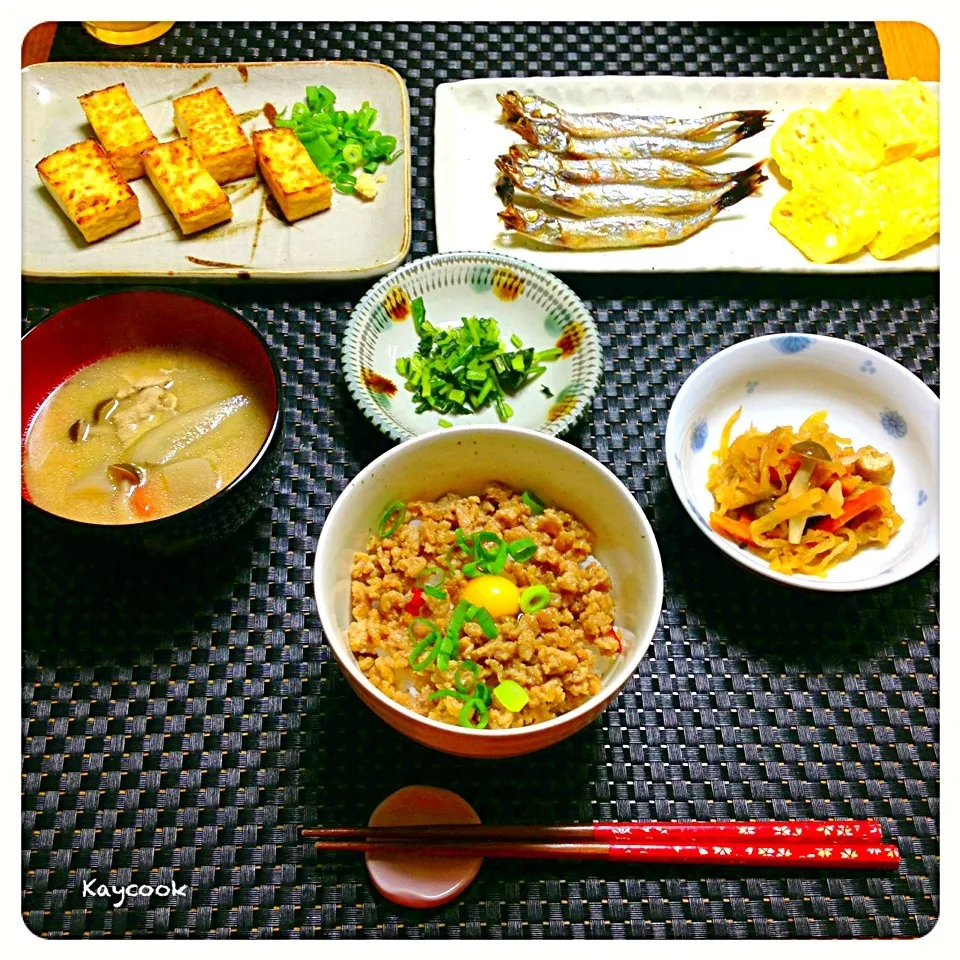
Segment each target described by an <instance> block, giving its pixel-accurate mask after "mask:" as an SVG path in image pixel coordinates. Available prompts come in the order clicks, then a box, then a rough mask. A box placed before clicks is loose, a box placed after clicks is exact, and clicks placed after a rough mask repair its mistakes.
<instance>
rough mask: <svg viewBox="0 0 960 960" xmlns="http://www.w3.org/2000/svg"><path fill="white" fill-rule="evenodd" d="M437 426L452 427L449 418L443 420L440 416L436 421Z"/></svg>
mask: <svg viewBox="0 0 960 960" xmlns="http://www.w3.org/2000/svg"><path fill="white" fill-rule="evenodd" d="M437 426H438V427H452V426H453V424H452V423H451V422H450V421H449V420H444V419H443V417H441V418H440V419H439V420H438V421H437Z"/></svg>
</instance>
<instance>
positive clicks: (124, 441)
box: [23, 348, 271, 524]
mask: <svg viewBox="0 0 960 960" xmlns="http://www.w3.org/2000/svg"><path fill="white" fill-rule="evenodd" d="M270 419H271V418H270V414H269V406H268V405H267V404H266V403H265V402H264V400H263V398H261V397H260V396H259V395H258V393H257V391H256V390H255V389H254V388H253V387H252V385H251V384H249V383H248V382H247V381H246V378H245V377H244V375H243V374H242V373H240V372H238V371H237V370H235V369H234V368H232V367H230V366H227V365H226V364H224V363H222V362H221V361H219V360H216V359H214V358H213V357H209V356H206V355H205V354H202V353H199V352H198V351H193V350H187V349H161V348H149V349H142V350H136V351H130V352H125V353H119V354H115V355H114V356H111V357H105V358H104V359H102V360H98V361H97V362H96V363H93V364H91V365H90V366H88V367H85V368H84V369H82V370H80V371H79V372H77V373H75V374H74V375H73V376H72V377H70V379H69V380H67V381H66V382H65V383H64V384H62V385H61V386H60V387H59V388H58V389H57V390H56V391H55V392H54V393H53V395H52V396H51V397H50V399H49V400H48V401H47V402H46V403H45V404H44V406H43V407H42V408H41V410H40V412H39V413H38V414H37V416H36V417H35V418H34V420H33V422H32V424H31V425H30V429H29V430H28V432H27V437H26V442H25V444H24V457H23V475H24V482H25V483H26V487H27V491H28V492H29V494H30V498H31V499H32V500H33V502H34V503H35V504H37V506H39V507H42V508H43V509H44V510H48V511H50V512H51V513H56V514H59V515H60V516H64V517H68V518H70V519H73V520H80V521H83V522H86V523H99V524H123V523H138V522H141V521H145V520H154V519H157V518H159V517H164V516H168V515H169V514H173V513H179V512H180V511H181V510H185V509H187V508H188V507H191V506H194V505H195V504H197V503H200V502H201V501H203V500H206V499H208V498H209V497H211V496H213V495H214V494H215V493H216V492H217V491H218V490H220V489H221V488H222V487H223V486H224V485H226V484H228V483H230V482H231V481H232V480H233V479H235V478H236V477H237V476H238V475H239V474H240V473H241V472H242V471H243V469H244V468H245V467H246V466H247V465H248V464H249V463H250V462H251V461H252V460H253V459H254V457H255V456H256V455H257V452H258V451H259V450H260V447H261V446H262V445H263V442H264V440H265V439H266V436H267V432H268V430H269V428H270Z"/></svg>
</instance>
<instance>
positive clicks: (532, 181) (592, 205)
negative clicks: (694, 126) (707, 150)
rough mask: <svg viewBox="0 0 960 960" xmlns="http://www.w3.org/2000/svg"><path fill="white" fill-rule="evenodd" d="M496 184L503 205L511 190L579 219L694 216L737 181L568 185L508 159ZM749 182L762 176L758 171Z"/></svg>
mask: <svg viewBox="0 0 960 960" xmlns="http://www.w3.org/2000/svg"><path fill="white" fill-rule="evenodd" d="M497 167H498V168H499V170H500V181H499V183H498V185H497V193H498V194H499V195H500V198H501V200H503V202H504V203H512V202H513V191H514V189H516V190H520V191H522V192H523V193H525V194H528V195H529V196H531V197H533V198H534V199H535V200H538V201H540V202H541V203H547V204H550V205H551V206H554V207H558V208H559V209H561V210H565V211H566V212H568V213H573V214H576V215H577V216H580V217H595V216H607V215H610V214H618V213H619V214H647V213H666V214H671V215H677V214H686V213H694V212H695V211H697V210H704V209H706V208H707V207H712V206H713V205H714V204H715V203H717V202H718V201H719V200H720V198H721V197H722V196H723V195H724V194H726V193H729V191H730V190H732V189H733V188H734V187H735V186H736V185H737V181H735V180H731V181H730V182H729V183H726V184H724V185H723V186H720V187H673V186H651V185H649V184H643V183H593V184H581V183H568V182H567V181H566V180H561V179H560V178H558V177H557V176H556V175H555V174H553V173H551V172H550V171H549V170H542V169H540V168H539V167H533V166H530V165H528V164H521V163H517V162H516V161H514V160H511V159H510V158H509V157H508V158H507V159H506V160H504V159H503V158H500V159H499V160H497ZM752 176H753V178H754V179H756V178H759V177H761V176H762V174H761V173H760V171H759V170H757V171H756V172H755V173H754V174H753V175H752Z"/></svg>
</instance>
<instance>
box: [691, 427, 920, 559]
mask: <svg viewBox="0 0 960 960" xmlns="http://www.w3.org/2000/svg"><path fill="white" fill-rule="evenodd" d="M739 416H740V410H739V409H737V411H736V412H735V413H734V414H733V416H732V417H730V419H729V420H728V421H727V423H726V425H725V426H724V429H723V434H722V436H721V439H720V449H719V450H718V451H716V453H715V457H716V463H713V464H711V466H710V471H709V479H708V481H707V489H708V490H710V492H711V493H712V494H713V497H714V500H715V501H716V510H714V511H713V512H712V513H711V514H710V525H711V527H713V529H714V530H715V531H716V532H717V533H719V534H720V535H721V536H724V537H726V538H727V539H728V540H732V541H733V542H734V543H736V544H738V545H739V546H742V547H745V548H747V549H750V550H752V551H754V552H755V553H757V554H759V555H760V556H762V557H763V558H764V559H765V560H768V561H769V562H770V566H771V567H772V568H773V569H774V570H776V571H778V572H779V573H787V574H791V573H806V574H816V575H819V576H823V575H824V574H825V573H826V572H827V571H828V570H829V569H830V568H831V567H833V566H835V565H836V564H838V563H840V562H841V561H842V560H847V559H849V558H850V557H852V556H853V555H854V554H855V553H856V552H857V551H858V550H860V549H862V548H864V547H867V546H871V545H878V546H886V545H887V544H888V543H889V542H890V538H891V537H892V536H893V535H894V534H895V533H896V532H897V530H898V529H899V528H900V526H901V524H902V523H903V518H902V517H901V516H900V515H899V514H898V513H897V511H896V510H895V509H894V506H893V502H892V500H891V499H890V490H889V488H888V485H889V483H890V481H891V480H892V479H893V475H894V469H895V468H894V463H893V457H891V456H890V454H889V453H881V452H880V451H879V450H877V449H875V448H874V447H870V446H866V447H860V448H859V449H856V450H855V449H854V448H853V447H852V446H850V440H849V439H846V438H844V437H838V436H835V435H834V434H832V433H831V432H830V428H829V427H828V426H827V423H826V416H827V415H826V412H825V411H819V412H817V413H814V414H813V415H812V416H810V417H808V418H807V419H806V420H805V421H804V422H803V423H802V424H801V425H800V427H799V429H797V430H796V432H795V431H794V430H793V428H792V427H777V428H775V429H774V430H771V431H770V432H769V433H763V432H761V431H760V430H757V429H756V428H755V427H753V426H751V427H750V429H749V430H747V431H746V432H745V433H742V434H740V435H739V436H738V437H737V438H736V439H734V440H732V441H731V440H730V433H731V431H732V429H733V426H734V424H735V423H736V421H737V419H738V418H739Z"/></svg>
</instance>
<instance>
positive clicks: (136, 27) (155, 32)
mask: <svg viewBox="0 0 960 960" xmlns="http://www.w3.org/2000/svg"><path fill="white" fill-rule="evenodd" d="M173 24H174V21H173V20H84V21H83V29H84V30H86V31H87V33H89V34H90V36H91V37H96V38H97V40H102V41H103V42H104V43H110V44H113V45H115V46H118V47H129V46H131V45H132V44H135V43H149V42H150V41H151V40H156V39H157V37H162V36H163V35H164V34H165V33H166V32H167V31H168V30H169V29H170V28H171V27H172V26H173Z"/></svg>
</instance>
